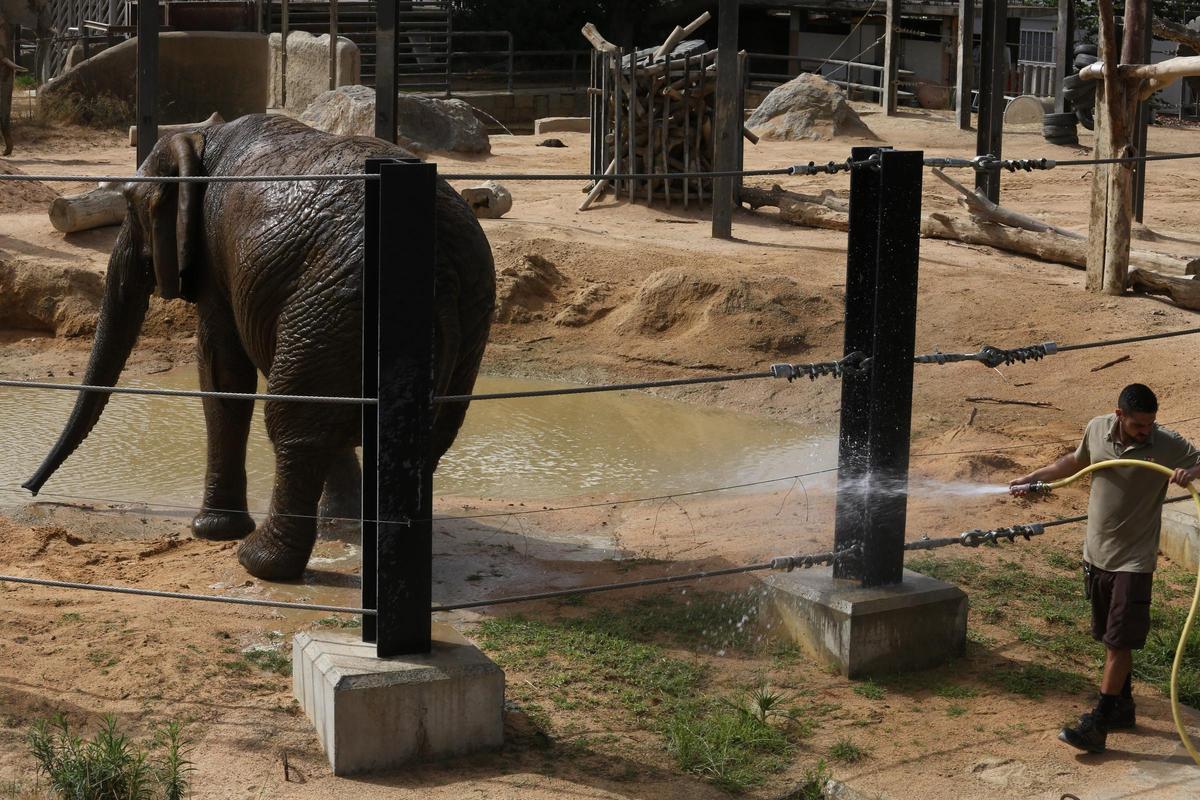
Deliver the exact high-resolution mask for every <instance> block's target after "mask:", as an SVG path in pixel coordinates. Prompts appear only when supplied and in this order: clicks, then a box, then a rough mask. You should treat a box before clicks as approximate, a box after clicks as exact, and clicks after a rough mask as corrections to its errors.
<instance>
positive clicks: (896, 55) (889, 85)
mask: <svg viewBox="0 0 1200 800" xmlns="http://www.w3.org/2000/svg"><path fill="white" fill-rule="evenodd" d="M900 16H901V9H900V0H887V22H886V24H885V27H884V30H883V82H882V84H881V88H882V91H881V92H880V93H879V103H880V105H882V106H883V113H884V114H886V115H887V116H889V117H890V116H894V115H895V113H896V65H897V63H898V62H899V60H900V50H899V48H898V46H897V45H898V41H897V39H896V28H897V27H899V25H900ZM849 79H850V78H849V68H847V77H846V80H849Z"/></svg>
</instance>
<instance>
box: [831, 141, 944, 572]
mask: <svg viewBox="0 0 1200 800" xmlns="http://www.w3.org/2000/svg"><path fill="white" fill-rule="evenodd" d="M873 155H878V157H879V163H880V166H879V169H878V170H875V169H858V170H855V171H854V172H853V173H852V174H851V177H850V232H849V244H848V247H847V260H846V333H845V353H846V354H847V355H849V354H850V353H853V352H855V351H858V352H862V353H863V354H864V355H866V356H867V357H868V358H869V359H870V361H869V367H867V368H866V369H863V370H855V371H850V372H848V373H846V374H845V375H844V376H843V378H842V407H841V409H842V410H841V430H840V435H839V441H838V494H837V510H836V518H835V522H834V548H835V549H837V550H843V549H846V548H848V547H851V546H853V545H855V544H857V545H858V546H859V547H860V548H861V551H860V554H859V558H857V559H854V560H844V561H841V562H839V563H837V564H835V565H834V568H833V576H834V577H835V578H844V579H851V580H857V581H860V582H861V584H862V585H863V586H865V587H869V586H883V585H886V584H892V583H899V582H900V581H901V579H902V578H903V574H904V530H905V516H906V513H907V507H908V495H907V487H908V452H909V439H910V428H911V417H912V382H913V361H912V359H913V350H914V347H915V342H916V321H917V271H918V263H919V259H920V240H921V181H922V178H923V170H924V163H923V162H924V153H923V152H921V151H904V152H899V151H894V150H887V149H878V148H868V147H856V148H854V149H853V151H852V154H851V158H853V159H854V160H855V161H859V160H863V159H866V158H870V157H871V156H873Z"/></svg>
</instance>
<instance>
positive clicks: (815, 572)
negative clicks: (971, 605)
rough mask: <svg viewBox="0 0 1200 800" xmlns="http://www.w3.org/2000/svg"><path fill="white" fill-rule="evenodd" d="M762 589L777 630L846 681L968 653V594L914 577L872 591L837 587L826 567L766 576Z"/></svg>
mask: <svg viewBox="0 0 1200 800" xmlns="http://www.w3.org/2000/svg"><path fill="white" fill-rule="evenodd" d="M763 583H764V584H765V585H766V587H767V596H768V598H769V599H770V606H771V607H772V608H773V611H774V613H775V614H776V615H777V617H778V622H779V624H780V627H781V628H782V629H783V630H784V631H786V632H787V633H788V635H789V636H790V637H791V639H792V640H793V641H795V642H796V643H797V644H799V645H800V646H801V647H802V648H804V649H805V650H806V651H807V652H808V653H809V655H810V656H812V657H813V658H815V659H817V660H818V661H821V662H822V663H825V664H829V665H831V666H835V667H837V669H838V670H839V671H840V672H841V674H842V675H845V676H846V677H848V678H864V677H869V676H871V675H886V674H890V673H896V672H907V671H911V670H919V669H927V668H929V667H934V666H937V665H939V664H943V663H945V662H947V661H950V660H951V659H953V658H956V657H958V656H961V655H962V654H963V652H964V651H965V650H966V645H967V596H966V594H964V593H963V591H962V590H961V589H959V588H958V587H957V586H953V585H951V584H949V583H945V582H943V581H939V580H935V579H933V578H930V577H927V576H925V575H921V574H919V573H916V572H910V571H909V570H904V579H903V581H902V582H901V583H899V584H896V585H894V586H880V587H875V588H871V589H864V588H862V587H861V586H859V584H858V582H857V581H844V580H838V579H835V578H834V577H833V570H832V568H830V567H824V568H817V569H807V570H797V571H795V572H783V573H771V574H770V575H768V576H766V577H765V578H764V579H763Z"/></svg>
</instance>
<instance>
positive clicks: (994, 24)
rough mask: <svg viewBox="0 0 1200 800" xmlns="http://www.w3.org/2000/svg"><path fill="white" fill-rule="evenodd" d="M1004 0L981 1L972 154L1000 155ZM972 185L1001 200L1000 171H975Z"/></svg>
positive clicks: (1005, 67) (1005, 63)
mask: <svg viewBox="0 0 1200 800" xmlns="http://www.w3.org/2000/svg"><path fill="white" fill-rule="evenodd" d="M1007 27H1008V2H1007V0H983V34H982V39H981V46H980V52H979V67H980V72H979V116H978V119H977V123H976V134H975V154H976V155H980V156H983V155H991V156H995V157H996V158H1000V157H1001V156H1002V150H1003V141H1002V136H1003V131H1004V87H1005V83H1006V79H1007V76H1008V48H1007V46H1006V45H1005V41H1004V39H1005V36H1004V34H1005V30H1006V28H1007ZM975 188H976V189H981V190H983V193H984V195H985V196H986V197H987V198H988V199H989V200H991V201H992V202H993V203H999V202H1000V171H999V170H985V171H983V172H979V173H976V175H975Z"/></svg>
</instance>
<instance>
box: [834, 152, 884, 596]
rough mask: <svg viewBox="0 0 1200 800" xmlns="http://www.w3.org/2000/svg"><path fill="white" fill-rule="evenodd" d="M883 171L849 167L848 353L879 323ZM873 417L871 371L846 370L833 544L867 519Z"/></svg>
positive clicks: (856, 568) (844, 574)
mask: <svg viewBox="0 0 1200 800" xmlns="http://www.w3.org/2000/svg"><path fill="white" fill-rule="evenodd" d="M881 152H882V148H879V147H854V148H851V150H850V158H851V159H852V160H854V161H865V160H867V159H868V158H870V157H872V156H874V155H877V154H879V153H881ZM878 231H879V172H878V171H877V170H874V169H856V170H854V171H853V172H851V173H850V232H849V234H848V235H847V243H846V327H845V335H844V339H843V342H844V345H843V354H845V355H849V354H850V353H854V352H860V353H867V354H869V353H870V352H871V348H872V346H873V341H874V337H873V331H874V328H875V279H876V264H877V263H878V261H879V250H878V247H879V242H878V240H877V233H878ZM870 423H871V376H870V373H869V372H866V371H851V372H847V373H846V374H845V375H843V376H842V403H841V424H840V430H839V433H838V472H837V511H836V514H837V516H836V518H835V521H834V529H833V548H834V550H845V549H847V548H849V547H852V546H853V545H855V544H858V543H859V542H860V541H861V538H862V532H863V530H864V528H865V527H866V521H867V506H866V503H867V495H866V492H865V491H864V486H863V480H864V478H865V477H866V473H867V431H868V429H869V427H870ZM833 577H835V578H846V579H852V580H861V579H862V565H861V563H859V562H857V561H855V562H851V561H838V562H836V563H835V564H834V565H833Z"/></svg>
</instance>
